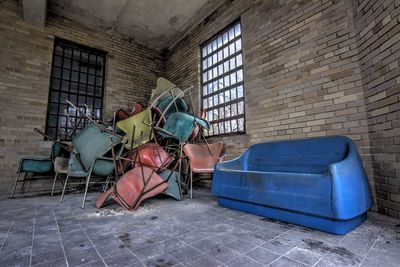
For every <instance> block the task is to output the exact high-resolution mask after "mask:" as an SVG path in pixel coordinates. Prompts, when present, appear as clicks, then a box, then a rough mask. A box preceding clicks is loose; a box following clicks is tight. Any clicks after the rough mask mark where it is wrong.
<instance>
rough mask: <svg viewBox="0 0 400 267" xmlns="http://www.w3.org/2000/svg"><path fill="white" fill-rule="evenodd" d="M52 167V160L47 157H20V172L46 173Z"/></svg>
mask: <svg viewBox="0 0 400 267" xmlns="http://www.w3.org/2000/svg"><path fill="white" fill-rule="evenodd" d="M52 169H53V162H52V161H51V159H49V158H47V159H45V158H23V159H21V168H20V171H21V172H34V173H47V172H51V171H52Z"/></svg>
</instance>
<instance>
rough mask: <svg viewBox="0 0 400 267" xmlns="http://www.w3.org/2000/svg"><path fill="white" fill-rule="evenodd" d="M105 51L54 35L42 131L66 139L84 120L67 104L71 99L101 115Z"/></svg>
mask: <svg viewBox="0 0 400 267" xmlns="http://www.w3.org/2000/svg"><path fill="white" fill-rule="evenodd" d="M105 55H106V53H105V52H103V51H99V50H96V49H93V48H90V47H86V46H82V45H78V44H75V43H71V42H69V41H65V40H62V39H59V38H56V39H55V41H54V51H53V63H52V71H51V80H50V90H49V100H48V108H47V119H46V134H47V135H48V136H50V137H51V138H60V139H62V140H69V139H70V138H71V136H70V134H71V133H72V131H73V130H74V129H75V128H76V129H82V128H83V127H84V126H85V125H86V123H87V120H84V119H83V118H82V116H81V114H80V113H79V112H78V111H76V110H75V109H74V108H72V107H71V106H69V105H68V104H67V103H66V101H65V100H67V99H68V100H69V101H71V102H72V103H73V104H74V105H75V106H77V107H78V108H79V109H80V110H81V111H82V112H84V113H86V114H93V115H95V116H96V117H97V118H99V119H101V116H102V110H103V95H104V75H105V73H104V71H105V70H104V69H105Z"/></svg>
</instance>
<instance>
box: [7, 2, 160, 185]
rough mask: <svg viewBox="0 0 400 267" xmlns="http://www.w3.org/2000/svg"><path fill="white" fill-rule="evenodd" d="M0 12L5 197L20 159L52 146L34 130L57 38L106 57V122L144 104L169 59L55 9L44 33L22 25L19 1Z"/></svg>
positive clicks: (41, 123) (41, 120)
mask: <svg viewBox="0 0 400 267" xmlns="http://www.w3.org/2000/svg"><path fill="white" fill-rule="evenodd" d="M0 10H1V11H0V12H1V15H0V36H1V37H0V62H1V64H0V106H1V108H0V192H4V191H9V188H10V185H11V182H12V180H13V179H14V176H15V173H16V169H17V165H18V161H19V159H20V158H21V157H22V156H26V155H36V154H38V152H39V153H41V154H48V153H49V145H50V144H49V143H48V142H44V141H43V138H42V137H41V136H40V135H39V134H37V133H35V132H34V131H33V128H35V127H38V128H42V129H44V127H45V120H46V111H47V98H48V90H49V81H50V70H51V60H52V50H53V43H54V36H57V37H61V38H64V39H67V40H71V41H73V42H76V43H80V44H83V45H87V46H90V47H94V48H98V49H101V50H104V51H107V52H108V55H107V69H106V86H105V114H104V115H105V117H108V116H110V114H112V112H113V111H114V110H116V108H120V107H122V108H128V107H129V108H131V106H132V102H133V101H146V100H147V98H148V97H149V95H150V90H151V88H152V87H154V86H155V82H156V79H157V77H159V76H163V75H164V71H165V66H164V63H165V59H164V57H163V56H162V55H161V53H160V52H157V51H154V50H151V49H148V48H147V47H145V46H143V45H140V44H138V43H135V42H133V41H130V40H126V39H123V38H121V37H119V36H111V35H106V34H104V33H101V32H96V31H93V30H89V29H86V28H84V27H82V26H81V25H78V24H76V23H74V22H71V21H68V20H66V19H63V18H60V17H56V16H55V15H53V14H52V12H51V10H50V12H49V14H48V20H47V25H46V27H44V28H38V27H35V26H31V25H29V24H27V23H25V22H24V21H23V20H22V8H21V6H20V5H19V1H13V0H7V1H0ZM39 184H40V183H36V185H39ZM32 185H35V184H34V183H32ZM48 188H50V187H48Z"/></svg>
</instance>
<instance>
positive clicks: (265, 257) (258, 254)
mask: <svg viewBox="0 0 400 267" xmlns="http://www.w3.org/2000/svg"><path fill="white" fill-rule="evenodd" d="M245 255H246V256H248V257H250V258H252V259H254V260H256V261H258V262H260V263H263V264H269V263H271V262H273V261H274V260H276V259H277V258H279V256H280V255H278V254H276V253H274V252H271V251H269V250H266V249H263V248H255V249H252V250H250V251H249V252H247V253H246V254H245Z"/></svg>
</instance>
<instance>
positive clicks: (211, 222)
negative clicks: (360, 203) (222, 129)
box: [0, 191, 400, 267]
mask: <svg viewBox="0 0 400 267" xmlns="http://www.w3.org/2000/svg"><path fill="white" fill-rule="evenodd" d="M97 195H98V194H97V193H92V194H90V196H89V202H88V203H87V204H88V205H87V208H86V209H81V208H80V201H81V199H82V195H80V194H79V195H78V194H77V195H68V196H67V197H66V199H65V201H64V203H63V204H59V203H58V197H48V196H45V197H34V198H20V199H13V200H3V201H1V202H0V246H1V247H0V266H37V267H39V266H78V265H79V266H103V265H108V266H143V265H146V266H172V265H173V266H265V265H270V266H285V267H286V266H305V265H308V266H348V265H355V266H360V265H361V266H400V222H399V221H395V220H392V219H390V218H388V217H385V216H381V215H378V214H375V213H370V214H369V218H368V220H367V221H366V222H365V223H364V224H363V225H362V226H360V227H359V228H357V229H356V230H354V231H353V232H351V233H350V234H347V235H345V236H335V235H330V234H326V233H322V232H319V231H313V230H310V229H305V228H302V227H298V226H294V225H290V224H285V223H279V222H274V221H270V220H268V219H265V218H262V217H258V216H254V215H250V214H246V213H243V212H239V211H235V210H230V209H226V208H222V207H219V206H218V205H217V203H216V200H215V198H213V197H212V196H210V194H209V193H208V192H207V191H197V192H195V194H194V199H193V200H190V199H185V200H183V201H181V202H177V201H174V200H172V199H169V198H154V199H151V200H149V201H147V202H146V203H144V205H142V206H141V207H140V208H139V210H138V211H136V212H132V213H130V212H124V211H122V210H121V209H120V208H119V207H118V206H117V205H112V206H108V207H107V208H104V209H102V210H101V211H97V210H96V209H95V208H94V202H95V199H96V197H97Z"/></svg>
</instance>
